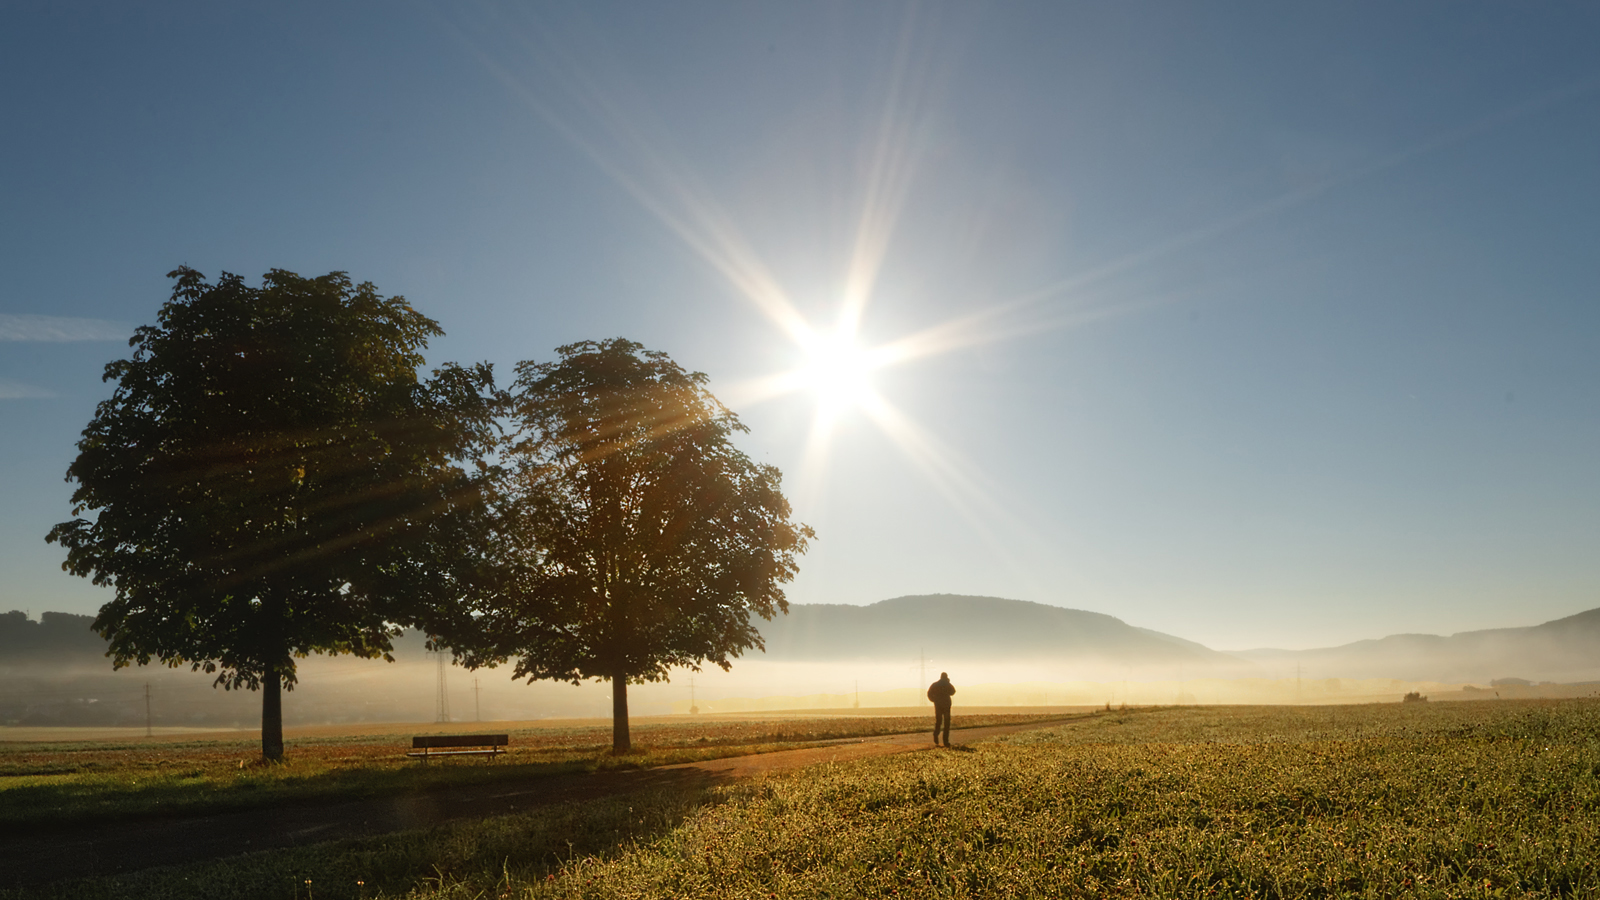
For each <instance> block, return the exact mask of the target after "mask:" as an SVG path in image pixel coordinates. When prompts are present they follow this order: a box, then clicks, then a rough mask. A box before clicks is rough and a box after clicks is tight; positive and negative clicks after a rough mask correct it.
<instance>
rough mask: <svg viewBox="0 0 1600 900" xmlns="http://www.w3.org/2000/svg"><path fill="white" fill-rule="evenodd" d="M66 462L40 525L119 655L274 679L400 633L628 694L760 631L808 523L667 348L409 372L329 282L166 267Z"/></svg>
mask: <svg viewBox="0 0 1600 900" xmlns="http://www.w3.org/2000/svg"><path fill="white" fill-rule="evenodd" d="M169 277H171V278H172V279H173V280H174V286H173V292H172V295H171V297H170V299H169V300H168V301H167V302H166V303H165V304H164V305H163V306H162V308H161V310H160V314H159V317H158V321H157V324H154V325H146V326H143V327H140V328H139V329H138V330H137V331H136V332H135V333H134V335H133V337H132V338H131V339H130V341H129V345H130V346H131V347H132V348H133V352H132V354H131V356H130V357H129V358H128V359H122V360H117V361H114V362H111V363H109V364H108V365H107V366H106V368H105V373H104V380H105V381H108V382H112V383H114V384H115V388H114V389H113V392H112V395H111V397H110V398H108V399H106V400H104V401H102V402H101V403H100V404H99V405H98V407H97V408H96V411H95V414H94V417H93V418H92V419H91V421H90V422H89V424H88V426H87V427H86V428H85V429H84V431H83V435H82V437H81V439H80V440H79V441H78V443H77V448H78V456H77V458H76V459H75V460H74V461H73V463H72V464H71V466H70V467H69V468H68V470H67V480H68V481H71V482H76V487H75V489H74V491H73V494H72V504H73V506H72V512H73V515H74V518H73V519H71V520H69V521H66V522H62V523H60V524H58V525H56V526H55V527H54V528H52V529H51V530H50V532H49V534H48V535H47V540H49V541H51V542H54V543H59V544H60V545H62V546H63V547H64V548H65V549H66V551H67V558H66V561H65V562H64V563H63V569H65V570H66V571H68V572H70V573H72V574H74V575H79V576H83V577H87V578H90V579H92V580H93V581H94V583H95V584H98V585H104V586H107V587H110V588H111V589H112V590H113V591H114V596H113V599H112V600H111V601H109V602H108V603H106V604H105V605H104V606H102V607H101V609H100V612H99V615H98V616H97V617H96V618H95V620H94V624H93V628H94V630H95V631H96V632H98V633H99V634H100V635H101V636H102V637H104V638H105V639H106V640H107V641H108V646H109V649H108V655H110V656H111V657H112V661H113V665H114V666H115V667H122V666H127V665H132V664H138V665H146V664H150V663H152V662H158V663H161V664H163V665H166V666H169V667H174V668H176V667H181V666H189V667H191V668H192V669H194V670H196V671H203V672H206V673H209V674H214V675H215V676H216V680H215V684H217V685H220V686H221V687H223V688H225V689H248V690H259V691H260V692H261V697H262V720H261V721H262V728H261V741H262V755H263V757H264V758H266V759H269V760H279V759H281V758H282V757H283V712H282V692H283V691H284V690H292V689H293V687H294V684H295V681H296V671H297V669H296V662H295V661H296V660H297V659H301V658H304V657H306V656H307V655H309V654H311V653H325V654H351V655H354V656H358V657H365V658H383V659H385V660H389V661H391V662H392V661H393V656H392V655H391V652H392V650H393V639H394V638H395V637H397V636H399V635H400V634H401V632H402V630H403V629H404V628H407V627H410V628H417V629H420V630H422V631H424V632H426V633H427V634H428V635H430V643H431V644H432V645H433V646H435V647H437V648H448V649H450V650H451V651H452V652H453V653H454V655H455V656H456V657H457V658H458V660H460V661H461V662H462V663H463V664H464V665H466V666H468V667H470V668H477V667H480V666H494V665H499V664H501V663H505V662H508V661H511V662H512V663H513V665H514V673H515V676H516V677H518V678H525V679H528V680H530V681H531V680H535V679H553V680H558V681H567V682H571V683H574V684H576V683H580V682H582V681H584V680H589V679H606V680H609V681H610V682H611V685H612V690H611V694H612V708H613V723H614V724H613V735H612V746H613V751H614V752H618V753H621V752H626V751H628V750H629V749H630V745H631V742H630V737H629V729H628V702H627V686H628V684H630V683H642V682H649V681H658V680H662V679H665V678H666V677H667V675H668V671H669V669H671V668H674V667H686V668H689V669H692V670H698V669H699V667H700V666H701V665H702V664H704V663H707V662H709V663H713V664H715V665H717V666H719V667H721V668H724V669H726V668H728V667H729V666H730V664H731V663H730V659H731V658H733V657H737V656H739V655H740V654H741V653H743V652H744V651H745V650H748V649H751V648H760V647H761V646H762V640H761V634H760V632H759V631H758V630H757V628H756V626H755V625H754V624H752V622H751V615H752V614H755V615H757V616H760V617H761V618H764V619H770V618H772V617H773V616H774V615H777V614H780V613H783V612H786V611H787V609H788V603H787V601H786V599H785V597H784V593H783V589H782V585H784V584H786V583H788V582H789V581H791V580H792V579H793V577H794V575H795V573H796V571H797V569H798V558H799V556H800V555H801V554H803V553H804V552H805V551H806V548H807V543H808V541H810V540H812V539H814V538H815V534H814V533H813V532H812V530H811V529H810V528H809V527H808V526H806V525H804V524H801V523H799V522H797V521H795V519H794V518H793V515H792V511H791V508H790V506H789V503H788V500H787V499H786V498H785V497H784V495H783V493H782V490H781V475H780V473H779V472H778V470H777V469H776V468H774V467H772V466H769V465H761V464H757V463H755V462H753V461H752V460H750V459H749V457H747V456H746V455H745V454H744V453H743V452H742V451H740V450H739V449H738V448H737V447H736V446H735V445H734V443H733V440H732V438H733V435H734V434H735V433H737V432H742V431H746V430H747V429H746V428H745V426H744V425H743V424H742V423H740V422H739V420H738V418H737V417H736V416H735V415H734V414H733V413H732V412H731V411H729V410H728V409H727V408H726V407H724V406H723V405H722V404H721V403H720V402H718V401H717V399H716V398H715V397H714V396H713V395H712V394H711V393H710V391H709V390H708V389H707V387H706V384H707V378H706V376H705V375H704V374H703V373H699V372H691V371H686V370H685V369H683V368H682V367H681V366H679V365H678V364H677V363H676V362H674V361H673V360H672V359H671V358H670V357H668V356H667V355H666V354H665V353H661V352H657V351H651V350H647V349H645V348H644V347H643V346H642V345H640V344H637V343H634V342H632V341H628V340H625V339H621V338H615V339H609V340H601V341H582V342H579V343H574V344H568V345H565V346H562V347H559V348H557V350H556V354H557V358H556V359H554V360H551V361H545V362H535V361H525V362H522V363H519V364H518V365H517V366H516V375H515V378H514V380H513V381H512V383H511V384H510V385H509V386H507V387H500V386H498V385H496V383H495V378H494V372H493V369H492V367H491V366H490V365H489V364H488V363H478V364H475V365H470V366H462V365H457V364H455V363H448V364H445V365H443V366H441V367H439V368H436V369H433V370H432V371H431V373H429V376H428V377H426V378H423V377H419V374H418V373H419V371H420V370H421V369H422V368H423V366H424V364H425V361H424V358H423V356H422V351H423V349H425V347H426V346H427V341H428V339H429V338H430V337H436V336H439V335H441V334H443V331H442V329H441V328H440V327H439V325H438V323H437V322H435V321H434V320H432V319H430V318H428V317H426V316H424V315H422V314H421V313H419V312H417V311H416V310H415V309H413V308H412V307H411V306H410V304H409V303H407V302H406V301H405V299H404V298H402V297H398V296H394V297H383V296H381V295H380V294H379V293H378V291H377V289H376V288H375V287H374V286H373V285H372V284H370V283H361V284H354V283H353V282H352V281H351V280H350V278H349V277H348V276H347V275H346V274H345V273H343V272H333V273H330V274H328V275H324V276H321V277H317V278H304V277H301V276H299V275H296V274H294V273H292V272H287V271H283V270H280V269H274V270H271V271H269V272H268V273H267V274H266V275H265V276H263V279H262V284H261V286H260V287H251V286H249V285H247V284H246V283H245V282H244V280H243V279H241V278H240V277H238V276H236V275H232V274H229V273H223V274H222V276H221V277H220V278H219V279H218V280H217V281H216V283H210V282H208V281H207V280H206V279H205V277H204V276H203V275H202V274H201V273H199V272H197V271H195V270H193V269H190V268H188V267H179V268H178V269H176V270H175V271H173V272H171V273H169Z"/></svg>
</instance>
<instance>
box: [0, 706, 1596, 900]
mask: <svg viewBox="0 0 1600 900" xmlns="http://www.w3.org/2000/svg"><path fill="white" fill-rule="evenodd" d="M1597 860H1600V703H1596V702H1594V701H1562V702H1528V703H1512V702H1507V703H1503V704H1502V703H1492V702H1491V703H1470V704H1468V703H1462V704H1448V705H1446V704H1429V705H1427V707H1426V708H1419V704H1407V705H1405V706H1404V707H1402V706H1401V705H1399V704H1393V705H1384V706H1364V707H1343V708H1338V707H1331V708H1330V707H1319V708H1276V709H1274V708H1258V709H1227V708H1220V709H1219V708H1188V709H1175V710H1152V711H1144V710H1141V711H1136V712H1128V713H1104V714H1101V715H1100V716H1097V717H1095V718H1094V719H1091V720H1087V721H1084V722H1079V723H1075V724H1071V725H1066V726H1062V727H1059V728H1054V729H1048V730H1044V731H1039V732H1031V733H1026V734H1022V735H1016V736H1013V737H1012V738H1009V739H1005V740H1003V741H997V742H992V743H988V744H982V745H978V746H976V747H974V748H971V749H970V750H969V751H968V752H962V751H961V750H959V749H958V750H952V751H932V750H930V751H927V752H922V753H914V754H905V755H901V756H895V757H887V758H878V759H869V760H862V761H859V762H854V763H849V764H841V765H833V766H823V767H817V768H813V769H808V770H803V771H800V772H795V773H790V774H784V775H779V776H773V777H767V778H761V779H756V780H753V781H748V782H743V783H739V784H735V785H732V786H725V787H719V788H714V789H711V790H707V791H684V792H680V793H676V794H662V793H657V794H650V795H636V796H633V797H629V798H624V799H617V800H610V801H604V802H595V803H587V804H578V805H572V806H568V807H563V808H559V809H547V810H543V811H537V812H530V813H526V814H519V815H513V816H502V817H496V818H494V819H487V820H483V821H479V822H471V823H457V824H453V825H450V826H446V827H442V828H437V829H432V830H430V831H426V832H411V833H407V834H402V835H393V836H390V837H386V838H380V839H373V840H367V841H359V842H347V843H343V844H331V845H323V846H321V847H314V848H306V849H302V850H292V851H281V852H275V853H264V854H258V855H253V856H248V857H241V858H237V859H233V860H224V861H220V862H216V863H210V864H204V865H195V866H186V867H180V868H175V869H172V870H168V871H165V872H148V873H143V874H141V875H136V876H129V877H125V878H118V879H90V880H86V881H83V882H79V883H76V884H67V885H59V886H57V887H55V888H51V889H49V890H47V891H40V892H38V893H39V895H41V896H60V897H113V896H138V897H143V898H161V897H176V896H240V897H283V898H290V897H295V896H301V895H303V894H301V892H302V891H305V892H306V894H309V891H307V887H308V886H307V885H305V884H304V882H305V881H306V880H307V879H309V880H310V881H311V885H310V886H309V887H310V889H311V890H314V892H315V896H316V897H326V898H338V897H377V896H383V897H401V896H404V897H411V898H415V900H447V898H476V897H489V898H529V900H535V898H557V897H560V898H579V897H581V898H610V897H686V898H687V897H695V898H699V897H707V898H730V900H731V898H756V897H768V898H770V897H786V898H787V897H799V898H857V897H862V898H867V897H870V898H905V897H919V898H920V897H973V898H977V897H1194V898H1207V897H1241V898H1242V897H1260V898H1268V897H1270V898H1302V897H1304V898H1331V897H1429V898H1431V897H1499V896H1507V897H1511V896H1515V897H1593V896H1600V862H1597ZM358 882H362V883H360V884H358ZM13 896H15V895H13Z"/></svg>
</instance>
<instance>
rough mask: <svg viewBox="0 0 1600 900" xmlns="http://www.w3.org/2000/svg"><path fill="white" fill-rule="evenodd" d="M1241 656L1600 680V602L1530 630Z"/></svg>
mask: <svg viewBox="0 0 1600 900" xmlns="http://www.w3.org/2000/svg"><path fill="white" fill-rule="evenodd" d="M1233 655H1234V656H1238V657H1241V658H1244V659H1248V660H1250V661H1252V662H1255V663H1257V664H1258V665H1261V666H1264V667H1271V668H1276V669H1278V670H1280V671H1282V670H1285V669H1286V668H1287V667H1290V666H1295V665H1298V666H1300V667H1301V669H1302V671H1303V672H1309V673H1315V674H1314V675H1313V677H1330V676H1331V677H1339V678H1402V679H1409V678H1425V679H1428V680H1433V681H1466V682H1474V683H1477V684H1487V683H1489V682H1490V681H1491V680H1493V679H1497V678H1508V677H1516V678H1526V679H1531V680H1534V681H1588V680H1593V679H1596V678H1600V608H1596V609H1591V610H1587V611H1585V612H1581V613H1578V614H1576V615H1571V616H1567V617H1565V618H1561V619H1554V620H1552V621H1549V622H1545V623H1543V624H1541V625H1532V626H1527V627H1523V628H1491V629H1485V630H1482V631H1463V632H1460V633H1457V634H1452V635H1448V636H1445V635H1437V634H1392V635H1389V636H1388V637H1384V638H1377V639H1373V640H1364V641H1355V642H1353V643H1349V644H1344V645H1341V646H1338V647H1319V648H1317V649H1314V650H1277V649H1259V650H1240V651H1234V652H1233Z"/></svg>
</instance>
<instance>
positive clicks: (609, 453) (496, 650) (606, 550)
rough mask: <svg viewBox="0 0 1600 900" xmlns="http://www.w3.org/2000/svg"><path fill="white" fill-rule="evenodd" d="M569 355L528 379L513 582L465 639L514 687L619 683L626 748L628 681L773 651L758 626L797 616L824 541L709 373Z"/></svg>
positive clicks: (620, 351)
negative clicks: (790, 588)
mask: <svg viewBox="0 0 1600 900" xmlns="http://www.w3.org/2000/svg"><path fill="white" fill-rule="evenodd" d="M557 352H558V353H559V354H560V359H559V360H557V361H555V362H547V363H531V362H525V363H522V364H521V365H519V366H518V368H517V379H516V382H515V384H514V385H513V387H512V389H511V392H510V402H509V407H508V408H509V411H510V418H511V420H512V422H513V423H514V427H513V435H512V439H511V442H510V443H509V445H508V450H507V453H506V474H505V477H504V478H503V479H502V480H501V481H500V482H499V488H498V493H497V502H496V510H497V513H496V516H495V521H496V523H497V525H498V529H497V532H496V549H495V550H494V553H493V555H494V556H495V557H496V558H497V559H498V560H499V563H498V564H497V565H496V566H495V567H494V569H495V571H496V572H497V573H498V574H497V577H496V579H495V580H494V584H493V587H492V589H489V590H484V591H482V592H481V593H480V594H478V605H477V606H476V607H475V608H470V609H468V610H466V612H467V613H469V615H467V616H465V617H464V618H462V619H461V620H460V621H459V622H457V623H456V625H455V627H454V628H451V629H449V630H450V631H451V633H452V634H451V643H452V644H453V645H454V646H456V648H457V651H458V653H460V654H461V655H462V656H463V658H464V659H465V661H466V663H467V664H468V665H472V666H477V665H484V664H493V663H495V662H498V661H501V660H504V659H506V658H509V657H516V658H517V662H516V669H515V671H516V675H517V677H524V678H528V679H555V680H563V681H570V682H573V683H578V682H580V681H582V680H584V679H591V678H606V679H610V680H611V682H612V701H613V713H614V728H615V730H614V734H613V745H614V748H615V750H617V751H618V752H622V751H625V750H627V749H628V748H629V737H628V714H627V685H628V684H629V683H630V682H631V683H640V682H649V681H660V680H663V679H665V678H666V677H667V674H668V671H669V669H671V668H674V667H685V668H689V669H692V670H698V669H699V667H700V665H701V664H702V663H705V662H711V663H714V664H716V665H717V666H719V667H721V668H723V669H727V668H729V666H730V658H731V657H737V656H739V655H740V654H741V653H742V652H744V651H745V650H748V649H751V648H760V647H762V642H761V633H760V632H759V631H758V630H757V628H756V627H755V625H754V624H752V622H751V614H752V613H753V614H755V615H758V616H760V617H762V618H764V619H770V618H772V617H773V616H774V615H777V614H779V613H782V612H786V611H787V610H788V604H787V601H786V600H785V599H784V595H783V590H782V585H783V584H785V583H787V582H789V581H790V580H792V579H793V577H794V575H795V572H796V570H797V559H798V556H799V555H800V554H802V553H804V552H805V550H806V543H807V541H808V540H810V539H813V538H814V537H815V535H814V534H813V533H812V531H811V529H810V528H808V527H807V526H805V525H802V524H799V523H797V522H795V521H793V520H792V518H791V513H790V508H789V503H788V501H787V500H786V499H785V498H784V496H783V493H782V491H781V490H780V479H781V476H780V475H779V473H778V470H777V469H775V468H773V467H772V466H766V465H757V464H756V463H754V462H752V461H751V460H750V459H749V457H747V456H746V455H745V454H744V453H742V452H741V451H740V450H739V449H738V448H737V447H735V446H734V444H733V441H732V436H733V434H734V433H735V432H739V431H744V430H745V428H744V426H743V425H741V424H740V423H739V421H738V419H737V418H736V417H735V416H734V415H733V413H731V412H729V411H728V410H727V409H726V408H725V407H723V406H722V404H721V403H719V402H717V400H716V398H715V397H713V396H712V395H711V393H710V392H709V391H708V390H707V389H706V387H705V385H706V376H705V375H703V374H700V373H690V372H686V371H684V370H683V369H682V368H681V367H679V366H678V364H677V363H675V362H673V361H672V360H671V359H670V358H669V357H668V356H667V355H666V354H664V353H659V352H652V351H647V350H645V349H644V348H643V346H641V345H640V344H636V343H633V342H631V341H626V340H621V339H614V340H609V341H600V342H595V341H585V342H583V343H578V344H571V345H568V346H565V347H561V348H558V351H557Z"/></svg>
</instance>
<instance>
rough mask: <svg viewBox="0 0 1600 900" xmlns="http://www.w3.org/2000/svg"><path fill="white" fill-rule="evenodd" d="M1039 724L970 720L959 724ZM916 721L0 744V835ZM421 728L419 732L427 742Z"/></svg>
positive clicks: (635, 764)
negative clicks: (432, 738) (461, 747)
mask: <svg viewBox="0 0 1600 900" xmlns="http://www.w3.org/2000/svg"><path fill="white" fill-rule="evenodd" d="M1037 718H1041V717H1039V716H972V717H969V718H968V720H967V721H966V722H965V723H964V724H965V725H967V727H972V726H974V725H983V724H996V723H999V722H1004V721H1025V720H1028V719H1037ZM923 725H924V722H923V720H921V719H912V718H907V717H903V716H895V717H879V718H854V717H852V718H836V719H795V720H776V721H773V720H767V721H749V722H711V723H707V722H684V723H671V724H659V725H654V724H653V725H643V726H638V727H636V728H635V729H634V734H635V735H636V745H637V748H638V749H637V750H636V752H634V753H629V754H626V755H624V756H612V755H611V752H610V741H611V732H610V728H609V726H606V727H592V728H572V729H561V730H557V729H523V730H520V731H513V732H512V745H511V747H510V751H509V752H508V753H507V754H505V755H504V756H501V757H499V758H497V759H495V760H493V761H488V760H484V759H482V758H479V757H468V758H464V759H446V760H437V761H432V762H429V763H427V764H423V763H419V762H417V761H415V760H411V759H408V758H407V757H406V755H405V754H406V751H407V750H408V749H410V743H409V740H408V739H406V738H403V737H397V736H395V735H382V736H352V737H342V738H311V739H305V740H298V741H290V742H289V746H288V752H287V754H286V760H285V762H284V763H282V764H278V765H260V764H258V762H257V759H258V756H259V745H258V744H255V743H251V742H237V741H236V742H221V741H196V742H192V743H138V742H128V743H120V744H109V743H80V744H48V745H37V744H9V745H0V834H3V833H4V832H5V831H6V830H16V829H32V828H37V827H40V826H48V825H54V826H64V825H70V824H73V823H75V822H87V821H94V822H104V821H108V820H111V819H117V818H130V817H137V816H141V815H150V814H162V815H172V814H189V813H195V814H198V813H202V812H217V811H221V810H230V809H246V808H252V807H260V806H274V805H279V804H283V803H293V802H302V801H318V800H335V799H360V798H364V797H388V796H394V795H396V794H404V793H415V792H418V791H426V790H430V789H433V788H439V787H445V786H460V785H471V784H483V783H490V782H496V781H509V780H523V779H528V778H539V777H545V776H550V775H559V774H566V773H572V772H584V771H599V770H604V769H616V768H648V767H651V766H658V765H666V764H671V763H679V762H694V761H697V760H702V759H712V758H716V757H724V756H737V755H743V754H749V753H762V752H770V751H773V750H782V749H787V748H790V747H793V746H795V745H797V744H799V743H804V742H814V741H826V740H842V739H847V738H852V737H864V736H871V735H879V734H894V733H903V732H907V731H912V730H917V729H920V728H922V727H923ZM427 730H428V727H427V726H425V725H424V726H419V728H418V732H419V733H425V732H426V731H427Z"/></svg>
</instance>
